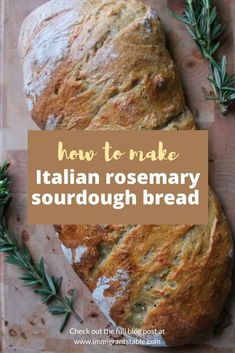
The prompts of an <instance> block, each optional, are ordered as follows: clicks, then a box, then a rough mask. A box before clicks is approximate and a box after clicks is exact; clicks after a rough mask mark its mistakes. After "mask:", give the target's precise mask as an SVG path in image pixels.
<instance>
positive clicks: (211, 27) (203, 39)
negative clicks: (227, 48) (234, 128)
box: [174, 0, 235, 114]
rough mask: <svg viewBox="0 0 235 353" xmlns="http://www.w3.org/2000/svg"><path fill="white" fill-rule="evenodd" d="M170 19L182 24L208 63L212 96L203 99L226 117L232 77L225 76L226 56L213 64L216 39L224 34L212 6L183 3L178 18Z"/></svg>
mask: <svg viewBox="0 0 235 353" xmlns="http://www.w3.org/2000/svg"><path fill="white" fill-rule="evenodd" d="M174 16H175V17H176V18H177V19H179V20H181V21H182V22H183V23H185V25H186V27H187V29H188V31H189V32H190V34H191V35H192V38H193V40H194V41H195V42H196V44H197V46H198V48H199V49H200V51H201V53H202V55H203V57H204V58H205V60H206V61H207V62H208V63H209V76H208V80H209V81H210V83H211V86H212V89H213V94H206V99H207V100H214V101H216V102H217V103H218V104H219V107H220V110H221V112H222V113H223V114H226V113H227V112H228V110H229V105H230V104H231V103H232V102H234V100H235V74H231V75H230V74H228V73H227V60H226V56H225V55H224V56H223V57H222V60H221V62H218V61H216V59H215V54H216V53H217V51H218V49H219V47H220V44H221V43H220V41H219V37H220V36H221V34H222V33H223V32H224V26H223V25H222V24H221V23H220V21H219V18H218V12H217V9H216V7H215V6H214V5H213V4H212V0H185V10H184V12H183V15H182V16H178V15H176V14H174Z"/></svg>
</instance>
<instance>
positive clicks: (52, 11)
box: [20, 1, 79, 110]
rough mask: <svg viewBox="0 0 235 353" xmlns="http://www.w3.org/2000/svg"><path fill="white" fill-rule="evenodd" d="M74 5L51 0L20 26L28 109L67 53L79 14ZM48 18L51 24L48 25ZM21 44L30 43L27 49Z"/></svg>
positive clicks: (75, 2) (72, 2)
mask: <svg viewBox="0 0 235 353" xmlns="http://www.w3.org/2000/svg"><path fill="white" fill-rule="evenodd" d="M77 3H78V2H77V1H62V2H59V1H51V2H49V3H48V4H46V8H45V6H43V7H40V8H38V9H37V10H36V11H34V12H33V13H32V14H31V15H30V16H29V17H28V18H27V19H26V20H25V23H24V24H23V27H22V30H21V35H20V48H22V49H21V56H22V58H23V57H24V60H23V76H24V91H25V94H26V95H27V97H28V107H29V109H30V110H32V105H33V103H34V102H36V100H37V98H38V97H39V96H40V95H41V93H42V92H43V90H44V89H45V88H46V87H47V85H48V82H49V81H50V79H51V78H52V74H53V72H54V71H55V70H56V69H57V67H58V66H59V65H60V63H61V62H62V61H63V59H64V58H65V57H66V55H67V54H68V51H69V39H70V36H71V34H72V32H73V30H74V26H75V25H76V23H77V22H78V21H79V16H78V12H77V11H75V9H74V6H75V4H77ZM47 8H48V12H47V11H46V9H47ZM48 19H50V21H48V22H47V20H48ZM31 22H32V23H31ZM27 39H28V40H27ZM29 39H30V40H29ZM24 43H30V47H26V44H24ZM52 54H53V55H52ZM30 101H31V103H30Z"/></svg>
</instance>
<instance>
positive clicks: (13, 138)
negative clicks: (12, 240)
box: [0, 0, 235, 353]
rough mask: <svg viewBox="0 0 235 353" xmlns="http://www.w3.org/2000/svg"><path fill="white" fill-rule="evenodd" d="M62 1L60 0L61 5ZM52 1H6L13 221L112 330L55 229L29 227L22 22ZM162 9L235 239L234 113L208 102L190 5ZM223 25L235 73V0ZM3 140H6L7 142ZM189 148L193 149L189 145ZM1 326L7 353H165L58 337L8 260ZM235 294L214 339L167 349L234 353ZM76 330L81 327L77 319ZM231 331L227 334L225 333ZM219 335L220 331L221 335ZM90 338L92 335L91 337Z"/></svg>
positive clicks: (5, 97)
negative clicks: (184, 18) (187, 21)
mask: <svg viewBox="0 0 235 353" xmlns="http://www.w3.org/2000/svg"><path fill="white" fill-rule="evenodd" d="M58 1H60V0H58ZM45 2H46V1H45V0H1V2H0V4H1V7H0V9H1V14H0V15H1V16H0V18H1V24H0V30H1V42H0V50H1V52H0V67H1V71H0V80H1V86H0V93H1V100H0V104H1V108H0V114H1V116H0V127H1V129H2V134H1V136H2V137H3V145H2V142H1V143H0V148H1V150H2V152H3V153H2V156H3V157H2V158H6V156H7V158H8V159H9V160H10V162H11V164H12V167H11V170H10V176H11V178H12V189H13V196H14V203H13V206H12V208H11V212H10V216H9V223H10V224H11V227H12V228H13V229H14V231H15V232H16V234H18V235H19V237H22V238H23V239H24V241H25V242H26V244H27V245H28V247H29V248H30V250H31V252H32V254H33V257H34V258H35V259H38V258H40V257H41V256H43V257H44V258H45V259H46V263H47V266H48V270H49V271H51V272H53V273H55V274H57V275H62V276H63V278H64V284H63V290H64V293H66V292H67V291H69V289H71V288H74V287H75V288H77V289H78V293H79V296H78V299H77V301H76V310H77V311H78V313H79V314H80V315H81V316H82V317H83V318H84V322H85V323H84V325H83V326H84V327H88V328H94V329H98V328H105V327H108V326H109V324H108V322H107V321H106V319H105V318H104V317H103V315H102V314H101V313H100V311H99V309H98V308H97V307H96V305H95V304H94V303H93V301H92V298H91V295H90V293H89V291H88V290H87V289H86V287H85V286H84V285H83V283H82V282H81V281H80V280H79V279H78V277H77V276H76V275H75V273H74V272H73V270H72V269H71V267H70V266H69V265H68V264H67V263H66V260H65V258H64V256H63V254H62V251H61V249H60V245H59V242H58V240H57V237H56V234H55V232H54V230H53V228H52V226H40V225H37V226H29V225H27V221H26V211H27V158H26V156H27V153H26V149H27V131H28V130H30V129H33V130H35V129H37V127H36V126H35V124H34V123H33V122H32V120H31V119H30V115H29V113H28V111H27V109H26V105H25V101H24V97H23V93H22V74H21V67H20V63H19V57H18V53H17V41H18V34H19V28H20V25H21V23H22V21H23V19H24V18H25V17H26V16H27V15H28V14H29V13H30V12H31V11H32V10H33V9H34V8H36V7H38V6H39V5H40V4H43V3H45ZM145 2H146V3H148V4H151V5H152V6H153V7H154V8H155V9H157V10H158V13H159V16H160V18H161V20H162V22H163V25H164V27H165V30H166V33H167V39H168V47H169V49H170V51H171V53H172V56H173V58H174V60H175V61H176V63H177V66H178V68H179V71H180V74H181V77H182V80H183V85H184V89H185V94H186V98H187V101H188V104H189V106H190V108H191V110H192V112H193V113H194V115H195V117H196V121H197V125H198V127H199V128H201V129H208V130H209V138H210V180H211V184H212V186H213V187H214V189H215V190H216V192H217V194H218V195H219V198H220V200H221V202H222V204H223V207H224V210H225V213H226V215H227V216H228V219H229V223H230V225H231V228H232V230H233V234H235V177H234V176H235V108H233V107H232V109H231V112H230V114H229V115H228V116H226V117H223V116H221V114H220V112H219V111H218V109H217V107H216V106H215V105H214V103H213V102H206V101H205V100H204V97H203V93H202V88H203V87H204V88H206V89H209V86H208V82H207V65H206V64H205V63H204V61H203V60H202V58H201V56H200V54H199V52H198V50H197V48H196V47H195V45H194V43H193V42H192V40H191V38H190V35H189V34H188V33H187V32H186V30H185V27H184V25H182V24H181V23H180V22H178V21H176V20H175V19H174V18H173V17H172V15H171V10H172V9H173V10H175V11H179V12H180V11H181V10H182V7H183V3H184V1H180V0H168V1H166V0H152V1H145ZM215 2H216V4H217V5H218V8H219V13H220V16H221V19H222V21H223V22H224V23H225V24H226V33H225V34H224V36H223V43H222V47H221V52H224V53H226V55H227V57H228V60H229V69H230V70H231V71H233V70H235V68H234V49H235V42H234V39H235V0H223V1H219V0H217V1H215ZM0 141H1V140H0ZM189 148H190V146H189ZM0 265H1V276H0V281H1V326H2V347H3V351H4V352H7V353H13V352H16V353H39V352H46V353H54V352H58V353H60V352H61V353H69V352H71V353H75V352H78V353H93V352H96V353H105V352H110V351H112V352H114V353H118V352H121V353H127V352H128V353H129V352H130V353H132V352H133V353H134V352H135V353H148V352H151V351H155V350H156V351H160V349H158V350H157V349H155V350H154V349H149V348H145V347H126V346H112V347H108V346H76V345H74V343H73V337H72V336H71V335H70V334H69V332H68V330H67V331H66V332H65V333H64V334H63V335H60V334H58V325H59V322H60V319H59V318H57V317H52V316H50V315H49V314H48V313H47V311H46V308H45V307H44V306H43V305H42V304H40V302H39V300H38V298H37V297H36V295H34V294H33V293H32V291H31V290H29V289H27V288H25V287H24V286H23V285H22V283H21V282H20V280H19V279H18V276H19V271H18V270H17V269H16V268H14V267H12V266H6V265H3V257H1V263H0ZM234 296H235V289H234V288H233V290H232V293H231V295H230V298H229V300H228V302H227V304H226V308H225V310H224V311H223V313H222V316H221V318H220V322H219V331H222V334H220V335H215V334H214V333H213V332H208V333H205V334H204V335H202V336H201V337H200V338H199V337H198V339H197V340H195V344H194V345H190V346H186V347H181V348H172V349H164V352H166V353H171V352H172V353H177V352H185V353H186V352H189V350H190V351H192V352H195V353H232V352H234V349H235V326H234V322H233V321H234V317H235V305H234V303H235V301H234ZM69 327H76V328H79V327H81V325H79V324H78V323H77V322H75V321H74V320H73V319H72V320H71V321H70V324H69ZM223 327H224V329H223ZM217 331H218V330H217ZM84 338H87V337H84Z"/></svg>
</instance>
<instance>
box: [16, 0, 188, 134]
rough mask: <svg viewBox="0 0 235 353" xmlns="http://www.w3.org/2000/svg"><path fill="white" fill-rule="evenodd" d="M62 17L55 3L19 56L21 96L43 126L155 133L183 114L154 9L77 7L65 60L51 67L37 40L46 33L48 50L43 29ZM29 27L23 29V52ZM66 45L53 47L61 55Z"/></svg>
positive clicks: (123, 4) (112, 4)
mask: <svg viewBox="0 0 235 353" xmlns="http://www.w3.org/2000/svg"><path fill="white" fill-rule="evenodd" d="M52 2H53V1H52ZM58 3H59V2H58ZM89 3H90V5H92V11H90V13H89V15H88V14H87V9H88V7H89ZM66 10H67V11H68V9H66ZM63 11H64V8H63V6H62V5H59V4H58V8H57V11H55V9H54V13H53V14H51V13H50V12H49V13H48V17H49V20H48V18H47V17H46V18H43V21H42V20H41V22H40V24H38V26H37V27H36V28H34V29H33V30H32V32H31V35H30V38H28V37H27V40H28V42H29V46H28V47H27V48H26V49H25V50H21V55H22V62H23V66H24V73H25V74H24V76H25V91H26V93H27V97H28V100H29V102H31V105H32V117H33V119H34V120H35V122H36V123H37V124H38V125H39V126H40V127H41V128H43V129H53V128H57V129H63V130H64V129H69V130H70V129H88V130H93V129H96V130H97V129H102V130H103V129H108V130H110V129H111V130H120V129H143V130H149V129H161V128H165V127H166V126H167V124H168V123H171V121H172V120H173V119H174V118H175V117H177V116H179V115H180V114H183V113H184V111H185V110H186V108H185V101H184V97H183V92H182V88H181V83H180V79H179V77H178V73H177V70H176V67H175V64H174V63H173V61H172V59H171V57H170V55H169V53H168V51H167V49H166V45H165V35H164V32H163V30H162V26H161V24H160V21H159V18H158V16H157V14H156V12H155V11H154V10H152V9H148V8H147V7H145V6H143V5H141V4H140V3H138V2H136V1H133V0H130V1H128V2H127V1H123V0H121V1H104V2H102V5H101V3H100V1H90V2H89V1H86V2H82V1H77V2H75V4H74V7H72V8H71V9H70V12H71V16H72V15H77V21H74V23H73V26H72V27H71V26H70V27H69V26H68V25H67V27H68V30H67V32H68V33H67V32H66V33H67V37H66V35H65V34H64V37H65V38H64V41H67V47H65V48H64V53H63V55H64V56H63V60H56V59H55V62H52V65H49V64H48V62H50V59H48V58H47V59H48V60H47V61H46V59H45V60H43V58H44V57H43V53H42V57H41V56H40V57H38V55H37V53H38V52H41V51H42V50H43V49H44V45H45V43H44V42H43V41H42V40H41V37H42V36H45V37H46V35H47V36H48V37H49V39H50V41H51V42H52V43H51V45H52V47H53V45H54V42H56V40H57V41H58V38H57V37H56V36H54V37H52V38H50V32H49V31H52V30H51V27H52V25H53V24H54V26H55V25H57V22H56V20H57V19H58V16H62V14H63ZM40 16H41V14H40V12H39V14H38V15H37V16H36V15H35V16H34V17H32V20H35V17H40ZM29 22H30V21H29V19H28V20H26V24H25V25H24V26H23V29H22V31H21V40H20V46H21V47H22V46H23V44H22V42H23V41H25V36H26V34H25V32H28V28H29V26H30V24H29ZM64 22H65V21H64ZM64 26H65V25H64ZM67 27H66V28H67ZM60 30H61V32H62V33H63V31H62V30H63V28H62V29H60ZM64 32H65V31H64ZM27 36H29V35H28V34H27ZM51 36H52V35H51ZM61 36H62V34H61ZM49 39H48V40H49ZM64 41H61V43H59V44H58V45H59V46H60V49H61V51H63V45H64V46H65V44H64ZM30 43H33V45H32V47H30ZM52 50H53V49H52ZM56 50H58V47H55V51H56ZM45 55H46V54H45ZM54 55H55V54H54ZM49 58H50V52H49ZM45 67H46V68H47V70H46V71H45ZM30 71H31V75H30ZM44 71H45V72H44ZM46 77H48V79H47V78H46ZM44 86H45V88H44Z"/></svg>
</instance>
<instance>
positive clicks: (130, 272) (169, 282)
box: [59, 190, 233, 346]
mask: <svg viewBox="0 0 235 353" xmlns="http://www.w3.org/2000/svg"><path fill="white" fill-rule="evenodd" d="M59 236H60V239H61V241H62V242H63V244H64V246H63V248H64V249H63V250H64V252H65V254H66V255H67V258H68V259H69V261H70V262H71V263H73V266H74V269H75V271H76V272H77V273H78V275H79V276H80V278H81V279H82V280H83V281H84V282H85V283H86V284H87V286H88V287H89V288H90V290H91V291H92V293H93V297H94V299H95V300H96V302H97V303H98V304H99V305H100V307H101V309H103V312H104V314H105V315H106V316H107V317H108V318H109V320H110V321H112V322H114V323H115V324H116V325H118V326H120V327H124V328H137V329H142V330H154V329H157V330H162V329H164V330H165V335H164V341H165V344H167V345H174V346H175V345H181V344H183V343H186V342H190V340H191V338H192V337H193V336H195V334H197V333H198V332H200V331H203V330H204V329H207V328H208V327H209V326H210V325H212V324H213V323H214V321H215V319H216V317H217V316H218V313H219V312H220V310H221V309H222V306H223V304H224V300H225V298H226V296H227V294H228V292H229V290H230V287H231V264H232V252H233V250H232V249H233V244H232V239H231V234H230V231H229V227H228V224H227V221H226V219H225V217H224V215H223V213H222V212H221V209H220V206H219V203H218V201H217V199H216V196H215V194H214V193H213V192H212V191H211V190H210V192H209V223H208V224H207V225H196V226H195V225H178V226H167V225H153V226H145V225H129V226H122V225H103V226H102V225H97V226H85V225H66V226H62V227H61V228H60V230H59Z"/></svg>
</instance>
